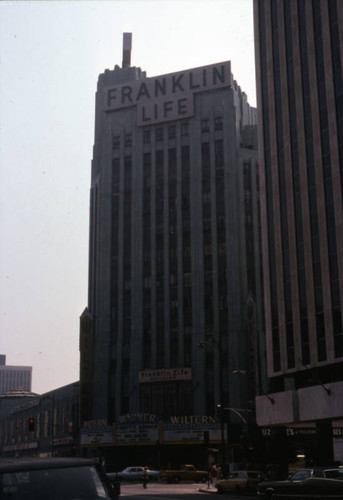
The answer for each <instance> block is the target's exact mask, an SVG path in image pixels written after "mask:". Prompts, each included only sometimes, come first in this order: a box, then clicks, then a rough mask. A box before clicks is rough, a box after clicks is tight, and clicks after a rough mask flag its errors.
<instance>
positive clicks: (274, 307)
mask: <svg viewBox="0 0 343 500" xmlns="http://www.w3.org/2000/svg"><path fill="white" fill-rule="evenodd" d="M265 6H266V4H265V2H259V3H258V9H259V20H260V26H259V33H260V57H261V67H262V68H267V47H266V37H265V29H266V28H265V27H266V19H265V10H264V9H265ZM261 90H262V102H263V103H265V104H266V105H265V106H263V110H262V113H263V140H264V154H265V182H266V205H267V218H268V248H269V271H270V272H269V274H270V301H271V313H272V314H271V326H272V346H273V369H274V371H279V370H280V367H281V360H280V339H279V329H278V304H277V294H276V290H277V287H276V257H275V247H274V241H275V238H274V211H273V191H272V165H271V157H270V147H271V144H270V127H269V109H268V105H267V103H268V101H269V89H268V77H267V72H263V71H262V72H261Z"/></svg>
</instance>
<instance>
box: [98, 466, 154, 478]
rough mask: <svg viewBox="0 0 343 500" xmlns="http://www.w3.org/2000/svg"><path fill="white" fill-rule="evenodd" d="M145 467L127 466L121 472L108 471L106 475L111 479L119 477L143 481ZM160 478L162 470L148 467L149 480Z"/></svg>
mask: <svg viewBox="0 0 343 500" xmlns="http://www.w3.org/2000/svg"><path fill="white" fill-rule="evenodd" d="M143 474H144V467H141V466H135V467H126V469H124V470H122V471H121V472H108V473H107V474H106V475H107V477H108V478H109V480H110V481H115V480H117V479H119V480H120V481H143ZM159 478H160V471H158V470H150V469H148V479H149V481H153V480H155V481H158V480H159Z"/></svg>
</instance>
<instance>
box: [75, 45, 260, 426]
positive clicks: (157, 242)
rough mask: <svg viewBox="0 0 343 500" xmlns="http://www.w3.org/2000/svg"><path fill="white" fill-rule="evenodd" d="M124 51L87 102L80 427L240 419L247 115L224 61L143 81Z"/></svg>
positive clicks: (253, 139)
mask: <svg viewBox="0 0 343 500" xmlns="http://www.w3.org/2000/svg"><path fill="white" fill-rule="evenodd" d="M125 44H126V50H125ZM127 46H129V41H128V40H127V39H125V38H124V60H123V67H121V68H120V67H118V66H116V67H115V68H114V70H106V71H105V73H103V74H101V75H100V76H99V81H98V88H97V94H96V118H95V145H94V157H93V163H92V180H91V194H90V247H89V301H88V307H87V308H86V310H85V312H84V313H83V314H82V316H81V326H80V350H81V419H82V421H83V422H89V421H101V422H107V424H111V423H113V422H116V421H118V419H119V417H120V416H122V415H132V414H150V415H156V416H157V417H158V418H160V419H161V418H162V419H168V418H170V416H204V415H212V416H213V415H215V413H216V411H217V405H222V406H226V407H228V406H232V407H234V408H246V405H247V404H248V399H249V400H251V393H249V394H248V392H249V388H252V387H253V382H252V381H253V380H254V381H255V382H254V383H256V384H257V383H258V382H257V381H256V380H257V379H258V377H255V374H254V373H253V361H254V359H255V356H257V355H258V352H259V348H260V347H259V348H258V342H257V340H256V342H255V341H253V340H252V338H253V337H254V334H255V332H257V331H259V332H261V316H260V312H259V311H260V308H259V305H260V300H261V297H260V294H259V292H258V290H259V289H260V266H259V265H258V262H259V260H258V259H259V236H258V224H259V220H258V213H259V209H258V196H257V193H258V168H257V150H256V144H257V131H256V110H255V109H254V108H252V107H250V106H249V104H248V102H247V96H246V95H245V94H244V92H242V91H241V89H240V87H239V86H238V85H237V83H236V81H234V79H233V76H232V73H231V66H230V62H229V61H227V62H220V63H216V64H211V65H208V66H203V67H200V68H194V69H186V70H182V71H178V72H175V73H171V74H166V75H161V76H157V77H151V78H148V77H147V76H146V74H145V72H143V71H141V69H140V68H136V67H131V66H130V63H129V60H130V54H129V53H128V49H127ZM256 264H257V265H256ZM260 351H261V352H262V348H260ZM250 368H251V370H250ZM248 369H249V376H247V377H244V376H239V375H240V374H242V373H243V374H244V373H246V372H247V370H248ZM232 372H235V373H232Z"/></svg>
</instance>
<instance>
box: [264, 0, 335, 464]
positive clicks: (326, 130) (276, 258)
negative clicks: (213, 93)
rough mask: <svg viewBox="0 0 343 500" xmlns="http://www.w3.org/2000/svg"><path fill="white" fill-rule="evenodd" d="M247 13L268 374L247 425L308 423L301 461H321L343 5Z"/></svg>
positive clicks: (327, 414)
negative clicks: (251, 24) (251, 27)
mask: <svg viewBox="0 0 343 500" xmlns="http://www.w3.org/2000/svg"><path fill="white" fill-rule="evenodd" d="M254 20H255V46H256V74H257V94H258V101H257V104H258V110H259V112H258V121H259V165H260V177H261V209H262V242H263V269H264V300H265V321H266V348H267V372H268V381H269V395H268V396H267V397H265V396H261V397H259V398H258V399H257V421H258V423H259V424H260V425H265V426H272V425H279V426H282V425H285V424H286V423H288V424H291V425H292V424H295V423H297V424H299V425H300V426H301V425H303V426H304V424H306V425H309V424H310V423H312V424H315V425H316V434H315V440H316V444H315V445H313V443H312V445H313V446H312V445H311V446H312V450H310V451H309V453H308V456H307V457H306V458H307V459H309V460H314V461H316V460H318V456H317V454H318V453H317V452H318V450H320V453H321V457H320V461H321V462H322V463H326V461H331V460H332V458H333V456H332V442H333V441H332V426H333V427H334V428H335V426H337V425H340V426H342V425H341V424H342V422H341V423H339V419H343V404H342V401H343V375H342V374H343V363H342V361H343V333H342V301H343V213H342V195H343V193H342V189H343V172H342V165H343V81H342V58H343V33H342V26H343V4H342V2H340V1H336V0H330V1H326V0H315V1H312V0H299V1H297V0H284V1H283V0H278V1H274V0H255V1H254ZM271 393H272V394H271ZM334 434H335V432H334ZM316 446H317V451H316V450H315V449H314V448H315V447H316ZM342 451H343V450H342ZM311 453H312V456H311ZM335 458H336V459H338V458H339V457H337V456H335ZM342 458H343V456H342V457H341V459H342Z"/></svg>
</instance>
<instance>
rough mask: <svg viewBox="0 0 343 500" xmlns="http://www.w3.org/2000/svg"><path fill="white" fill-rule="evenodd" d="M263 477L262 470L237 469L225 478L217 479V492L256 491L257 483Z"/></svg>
mask: <svg viewBox="0 0 343 500" xmlns="http://www.w3.org/2000/svg"><path fill="white" fill-rule="evenodd" d="M263 479H264V474H263V472H260V471H256V470H238V471H234V472H231V473H230V474H229V476H228V477H227V479H219V481H217V484H216V488H217V490H218V493H220V494H221V493H230V492H235V493H248V492H251V493H256V489H257V484H258V483H259V482H260V481H262V480H263Z"/></svg>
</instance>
